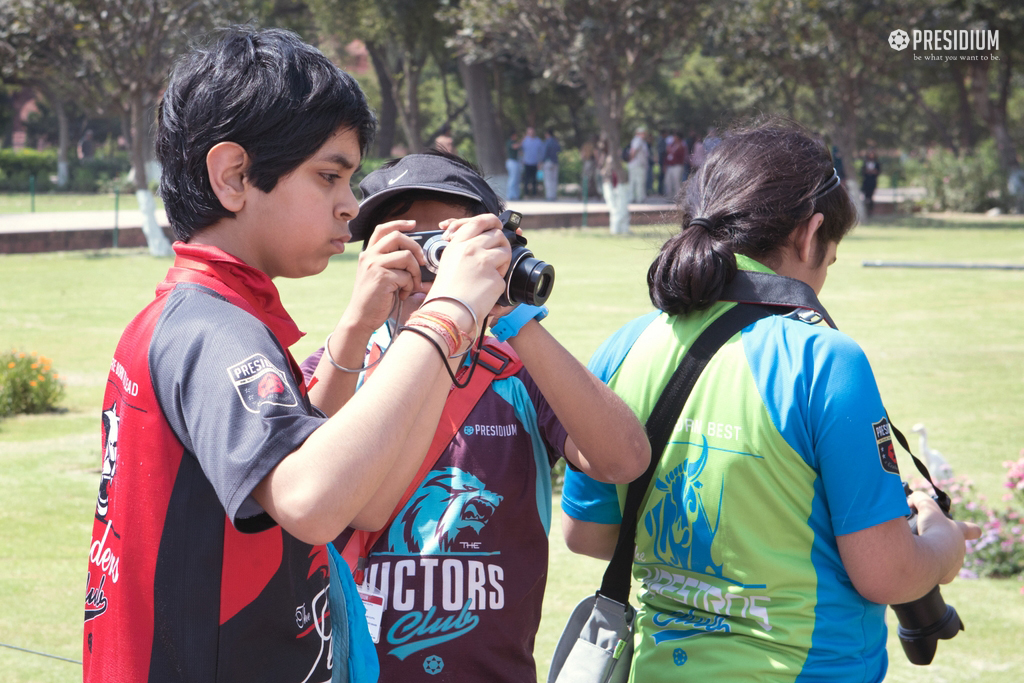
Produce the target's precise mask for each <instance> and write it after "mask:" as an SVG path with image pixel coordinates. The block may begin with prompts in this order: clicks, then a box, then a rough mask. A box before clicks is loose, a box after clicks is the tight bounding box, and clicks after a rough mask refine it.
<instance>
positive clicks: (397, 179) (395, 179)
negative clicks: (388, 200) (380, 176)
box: [388, 169, 409, 185]
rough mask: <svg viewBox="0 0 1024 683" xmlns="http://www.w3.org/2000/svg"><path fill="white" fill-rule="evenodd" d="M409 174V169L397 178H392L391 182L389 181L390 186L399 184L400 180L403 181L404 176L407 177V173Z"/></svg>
mask: <svg viewBox="0 0 1024 683" xmlns="http://www.w3.org/2000/svg"><path fill="white" fill-rule="evenodd" d="M408 172H409V169H405V170H404V171H402V172H401V173H400V174H398V175H396V176H395V177H394V178H392V179H391V180H389V181H388V185H394V184H395V183H397V182H398V181H399V180H401V179H402V176H404V175H405V174H406V173H408Z"/></svg>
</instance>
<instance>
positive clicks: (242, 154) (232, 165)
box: [206, 142, 249, 213]
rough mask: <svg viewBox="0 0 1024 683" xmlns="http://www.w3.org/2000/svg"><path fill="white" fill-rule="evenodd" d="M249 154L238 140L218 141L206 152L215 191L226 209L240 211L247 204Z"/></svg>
mask: <svg viewBox="0 0 1024 683" xmlns="http://www.w3.org/2000/svg"><path fill="white" fill-rule="evenodd" d="M248 167H249V155H248V154H247V153H246V151H245V148H244V147H242V146H241V145H239V144H238V143H236V142H218V143H217V144H216V145H214V146H213V147H212V148H211V149H210V151H209V152H207V153H206V172H207V173H208V174H209V175H210V186H211V187H212V188H213V193H214V194H215V195H217V199H219V200H220V203H221V204H222V205H223V206H224V208H225V209H227V210H228V211H231V212H233V213H238V212H239V211H241V210H242V208H243V207H244V206H245V188H246V185H247V184H248V183H247V182H246V178H245V171H246V169H247V168H248Z"/></svg>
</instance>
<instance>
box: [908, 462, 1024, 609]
mask: <svg viewBox="0 0 1024 683" xmlns="http://www.w3.org/2000/svg"><path fill="white" fill-rule="evenodd" d="M1003 466H1004V467H1006V468H1007V470H1008V471H1007V475H1006V482H1005V483H1004V486H1005V487H1006V488H1007V489H1009V490H1010V492H1009V493H1007V494H1005V495H1004V496H1003V502H1004V503H1007V507H1005V508H1002V509H997V508H995V507H990V506H989V505H988V504H987V501H986V500H985V496H983V495H980V494H977V493H976V492H975V491H974V486H973V484H972V483H971V480H970V479H968V478H967V477H964V476H956V477H953V478H951V479H945V480H938V481H936V484H938V486H939V488H941V489H942V490H943V491H945V492H946V493H948V494H949V497H950V500H951V502H952V506H951V507H950V513H951V514H952V516H953V519H959V520H963V521H967V522H974V523H975V524H977V525H978V526H980V527H981V538H979V539H977V540H974V541H967V556H966V557H965V558H964V566H963V568H962V569H961V570H960V576H961V577H962V578H972V579H973V578H978V577H979V576H986V577H994V578H1002V577H1011V576H1020V577H1022V578H1024V451H1021V457H1020V458H1019V459H1018V460H1016V461H1011V460H1008V461H1006V462H1004V463H1003ZM915 484H920V486H915V488H922V489H928V488H929V487H928V484H927V482H925V481H924V480H920V481H919V482H915ZM1022 592H1024V589H1022Z"/></svg>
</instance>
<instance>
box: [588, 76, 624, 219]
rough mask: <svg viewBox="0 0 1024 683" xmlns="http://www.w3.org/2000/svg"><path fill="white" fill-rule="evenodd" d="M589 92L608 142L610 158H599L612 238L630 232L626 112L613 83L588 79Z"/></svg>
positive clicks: (602, 131)
mask: <svg viewBox="0 0 1024 683" xmlns="http://www.w3.org/2000/svg"><path fill="white" fill-rule="evenodd" d="M586 83H587V90H588V91H589V92H590V96H591V97H592V98H593V100H594V110H595V113H596V117H597V124H598V127H599V128H600V129H601V136H602V137H603V138H604V140H605V141H606V142H607V143H608V145H607V156H606V158H605V159H598V162H597V163H598V169H599V170H601V172H602V184H601V190H602V194H603V195H604V200H605V203H606V204H608V219H609V226H608V227H609V229H610V231H611V233H612V234H613V235H625V234H628V233H629V219H630V215H629V184H628V182H627V180H626V174H625V169H624V167H623V165H622V137H621V130H622V115H623V110H624V108H625V107H624V103H623V98H622V97H621V92H620V91H619V90H617V89H616V88H617V87H618V86H616V85H615V84H613V83H606V82H604V81H602V80H601V79H600V78H593V77H590V78H587V79H586Z"/></svg>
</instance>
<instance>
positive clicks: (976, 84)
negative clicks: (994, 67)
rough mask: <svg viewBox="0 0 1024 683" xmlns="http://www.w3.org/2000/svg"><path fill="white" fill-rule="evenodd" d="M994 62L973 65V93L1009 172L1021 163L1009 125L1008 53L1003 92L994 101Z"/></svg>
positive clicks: (977, 107) (1002, 78)
mask: <svg viewBox="0 0 1024 683" xmlns="http://www.w3.org/2000/svg"><path fill="white" fill-rule="evenodd" d="M990 63H991V62H979V63H978V64H977V65H972V67H973V68H972V69H971V93H972V94H973V95H974V107H975V109H976V110H977V112H978V116H979V118H981V120H982V121H984V122H985V125H986V126H988V129H989V132H990V133H991V134H992V138H993V140H995V143H996V151H997V153H998V156H999V166H1000V167H1001V168H1002V169H1003V171H1004V172H1005V173H1007V174H1009V173H1010V171H1012V170H1013V169H1015V168H1019V167H1020V163H1019V162H1018V161H1017V150H1016V148H1015V147H1014V144H1013V138H1011V137H1010V134H1009V132H1008V131H1007V129H1006V121H1007V117H1006V107H1007V100H1008V97H1007V96H1006V95H1007V94H1008V92H1009V75H1010V69H1009V67H1010V58H1009V56H1007V58H1006V62H1005V63H1004V64H1003V69H1004V70H1003V71H1002V72H1001V73H1000V79H999V80H1000V84H999V87H1000V95H999V97H998V98H997V99H996V100H995V101H994V102H993V101H992V98H991V97H990V96H989V92H988V90H989V84H988V73H989V64H990Z"/></svg>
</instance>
